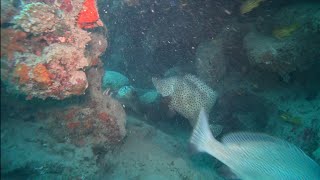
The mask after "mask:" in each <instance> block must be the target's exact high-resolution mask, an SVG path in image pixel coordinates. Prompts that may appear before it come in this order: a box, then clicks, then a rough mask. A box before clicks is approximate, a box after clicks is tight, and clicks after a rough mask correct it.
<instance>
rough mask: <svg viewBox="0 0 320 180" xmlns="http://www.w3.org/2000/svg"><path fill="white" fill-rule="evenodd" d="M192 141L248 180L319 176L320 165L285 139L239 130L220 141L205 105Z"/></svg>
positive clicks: (294, 179)
mask: <svg viewBox="0 0 320 180" xmlns="http://www.w3.org/2000/svg"><path fill="white" fill-rule="evenodd" d="M190 142H191V143H192V144H194V145H195V147H196V148H197V150H198V151H200V152H206V153H208V154H210V155H212V156H214V157H215V158H217V159H218V160H220V161H221V162H223V163H224V164H225V165H227V166H228V167H229V168H230V169H231V170H232V171H233V172H234V173H235V174H236V175H237V176H238V177H239V178H241V179H244V180H257V179H259V180H273V179H277V180H278V179H286V180H309V179H310V180H316V179H320V166H319V165H318V164H317V163H316V162H314V161H313V160H312V159H311V158H310V157H308V156H307V155H306V154H305V153H304V152H303V151H302V150H301V149H299V148H298V147H296V146H294V145H293V144H290V143H288V142H286V141H283V140H281V139H278V138H275V137H272V136H269V135H266V134H260V133H248V132H239V133H232V134H229V135H227V136H225V137H224V138H223V139H222V142H219V141H217V140H216V139H215V138H214V137H213V136H212V134H211V132H210V130H209V124H208V120H207V115H206V113H205V111H204V109H202V110H201V111H200V114H199V118H198V122H197V124H196V126H195V128H194V130H193V134H192V136H191V140H190Z"/></svg>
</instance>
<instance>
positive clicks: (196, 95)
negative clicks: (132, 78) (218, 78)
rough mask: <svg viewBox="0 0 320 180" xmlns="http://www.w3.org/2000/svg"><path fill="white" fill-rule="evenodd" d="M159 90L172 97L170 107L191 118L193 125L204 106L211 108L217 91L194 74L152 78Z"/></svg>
mask: <svg viewBox="0 0 320 180" xmlns="http://www.w3.org/2000/svg"><path fill="white" fill-rule="evenodd" d="M152 82H153V84H154V86H155V87H156V89H157V91H158V92H159V93H160V94H161V95H162V96H169V97H170V98H171V101H170V104H169V107H170V109H173V110H174V111H176V112H178V113H179V114H181V115H182V116H184V117H185V118H186V119H188V120H189V122H190V124H191V125H192V126H194V125H195V123H196V122H197V118H198V115H199V112H200V109H201V108H202V107H204V108H205V110H206V111H207V112H209V111H210V110H211V108H212V107H213V105H214V104H215V102H216V99H217V93H216V92H215V91H213V90H212V89H211V88H210V87H209V86H207V85H206V84H205V83H204V82H202V81H201V80H200V79H198V78H197V77H196V76H194V75H190V74H187V75H185V76H174V77H170V78H166V79H157V78H152Z"/></svg>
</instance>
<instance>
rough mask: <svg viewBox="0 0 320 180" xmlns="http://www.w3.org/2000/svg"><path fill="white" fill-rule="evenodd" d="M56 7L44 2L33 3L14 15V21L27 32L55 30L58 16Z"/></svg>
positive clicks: (39, 32) (38, 32)
mask: <svg viewBox="0 0 320 180" xmlns="http://www.w3.org/2000/svg"><path fill="white" fill-rule="evenodd" d="M55 11H56V9H55V8H54V7H53V6H49V5H47V4H44V3H40V2H37V3H31V4H27V5H25V6H24V7H23V9H22V11H21V12H20V14H18V15H17V16H15V17H14V20H13V21H14V23H15V24H16V25H17V26H19V27H21V28H22V29H23V30H24V31H26V32H31V33H33V34H41V33H45V32H52V31H54V30H55V25H56V23H57V20H58V17H57V15H56V13H55Z"/></svg>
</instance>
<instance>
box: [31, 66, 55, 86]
mask: <svg viewBox="0 0 320 180" xmlns="http://www.w3.org/2000/svg"><path fill="white" fill-rule="evenodd" d="M51 77H52V74H51V73H50V72H49V71H48V69H47V68H46V66H45V65H44V64H41V63H39V64H37V65H36V66H35V67H34V69H33V78H34V80H35V81H36V82H38V83H39V84H41V85H45V86H48V85H50V84H51V83H52V81H51Z"/></svg>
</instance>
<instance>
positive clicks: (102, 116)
mask: <svg viewBox="0 0 320 180" xmlns="http://www.w3.org/2000/svg"><path fill="white" fill-rule="evenodd" d="M98 118H99V119H100V120H101V121H102V122H108V121H109V120H110V116H109V114H108V113H106V112H100V113H98Z"/></svg>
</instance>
